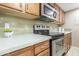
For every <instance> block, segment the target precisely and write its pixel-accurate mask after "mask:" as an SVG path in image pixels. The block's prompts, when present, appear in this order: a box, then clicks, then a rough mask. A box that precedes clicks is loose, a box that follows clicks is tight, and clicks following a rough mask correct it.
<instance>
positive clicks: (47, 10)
mask: <svg viewBox="0 0 79 59" xmlns="http://www.w3.org/2000/svg"><path fill="white" fill-rule="evenodd" d="M41 15H42V16H45V17H48V18H50V19H51V20H50V21H54V20H56V18H57V11H56V10H55V8H54V7H52V6H50V5H49V4H48V3H42V4H41Z"/></svg>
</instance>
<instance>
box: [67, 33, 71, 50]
mask: <svg viewBox="0 0 79 59" xmlns="http://www.w3.org/2000/svg"><path fill="white" fill-rule="evenodd" d="M71 39H72V38H71V33H69V34H68V49H70V48H71V45H72V40H71Z"/></svg>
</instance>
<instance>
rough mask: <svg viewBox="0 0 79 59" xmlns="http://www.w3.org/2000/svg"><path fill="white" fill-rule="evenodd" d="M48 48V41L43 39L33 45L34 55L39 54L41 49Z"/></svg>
mask: <svg viewBox="0 0 79 59" xmlns="http://www.w3.org/2000/svg"><path fill="white" fill-rule="evenodd" d="M47 48H49V41H44V42H41V43H39V44H36V45H35V55H37V54H39V53H40V52H41V51H43V50H45V49H47Z"/></svg>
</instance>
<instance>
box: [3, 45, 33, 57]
mask: <svg viewBox="0 0 79 59" xmlns="http://www.w3.org/2000/svg"><path fill="white" fill-rule="evenodd" d="M33 53H34V52H33V46H30V47H27V48H23V49H20V50H16V51H14V52H11V53H7V54H5V55H4V56H33V55H34V54H33Z"/></svg>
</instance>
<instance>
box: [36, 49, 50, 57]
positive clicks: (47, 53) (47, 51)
mask: <svg viewBox="0 0 79 59" xmlns="http://www.w3.org/2000/svg"><path fill="white" fill-rule="evenodd" d="M49 55H50V53H49V49H46V50H44V51H43V52H41V53H39V54H38V55H37V56H49Z"/></svg>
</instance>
